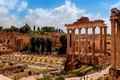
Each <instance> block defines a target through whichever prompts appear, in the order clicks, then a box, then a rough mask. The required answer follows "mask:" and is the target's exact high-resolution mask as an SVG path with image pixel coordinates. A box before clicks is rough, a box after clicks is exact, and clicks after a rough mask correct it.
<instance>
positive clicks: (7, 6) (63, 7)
mask: <svg viewBox="0 0 120 80" xmlns="http://www.w3.org/2000/svg"><path fill="white" fill-rule="evenodd" d="M112 7H117V8H119V9H120V0H0V18H1V19H0V25H2V26H5V27H9V26H10V25H16V26H18V27H20V26H22V25H23V24H25V23H28V24H29V25H31V27H33V26H34V25H36V26H39V27H41V26H46V25H50V26H56V27H59V28H62V29H64V24H68V23H72V22H74V21H76V20H77V19H79V18H80V17H81V16H87V17H89V18H90V19H99V18H100V19H104V20H105V21H106V22H107V24H108V25H109V24H110V23H109V16H110V9H111V8H112Z"/></svg>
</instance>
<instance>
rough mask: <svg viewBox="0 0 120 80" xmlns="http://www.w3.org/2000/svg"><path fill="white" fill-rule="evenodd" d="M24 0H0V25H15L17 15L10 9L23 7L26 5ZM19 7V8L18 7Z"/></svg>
mask: <svg viewBox="0 0 120 80" xmlns="http://www.w3.org/2000/svg"><path fill="white" fill-rule="evenodd" d="M25 1H26V0H0V26H5V27H9V26H11V25H17V24H18V23H19V22H18V21H17V16H15V15H13V14H12V13H11V11H16V10H17V9H18V8H19V10H23V9H25V7H26V6H27V3H26V2H25ZM20 8H21V9H20Z"/></svg>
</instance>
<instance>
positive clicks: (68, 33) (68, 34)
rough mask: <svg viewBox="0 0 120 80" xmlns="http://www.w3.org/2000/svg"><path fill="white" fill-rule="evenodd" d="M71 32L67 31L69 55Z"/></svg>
mask: <svg viewBox="0 0 120 80" xmlns="http://www.w3.org/2000/svg"><path fill="white" fill-rule="evenodd" d="M70 44H71V43H70V30H69V29H68V30H67V54H70Z"/></svg>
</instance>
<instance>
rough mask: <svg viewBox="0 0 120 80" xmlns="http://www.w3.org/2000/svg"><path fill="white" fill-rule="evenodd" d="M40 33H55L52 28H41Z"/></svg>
mask: <svg viewBox="0 0 120 80" xmlns="http://www.w3.org/2000/svg"><path fill="white" fill-rule="evenodd" d="M41 32H56V30H55V28H54V27H49V26H45V27H42V28H41Z"/></svg>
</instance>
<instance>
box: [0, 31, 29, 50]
mask: <svg viewBox="0 0 120 80" xmlns="http://www.w3.org/2000/svg"><path fill="white" fill-rule="evenodd" d="M29 42H30V36H28V35H27V34H21V33H17V32H0V44H2V45H4V46H7V47H8V48H11V49H12V50H14V51H15V50H17V49H18V48H19V49H21V48H24V47H25V46H26V45H27V44H29Z"/></svg>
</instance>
